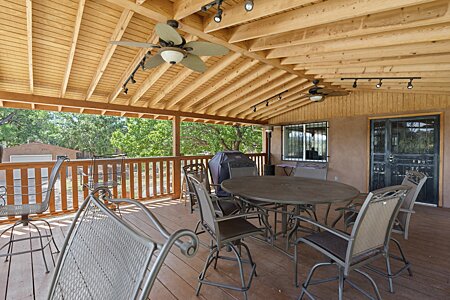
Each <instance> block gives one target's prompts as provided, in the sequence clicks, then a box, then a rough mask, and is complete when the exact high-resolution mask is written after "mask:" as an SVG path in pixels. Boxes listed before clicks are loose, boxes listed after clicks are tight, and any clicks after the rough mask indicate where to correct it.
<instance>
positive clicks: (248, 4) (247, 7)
mask: <svg viewBox="0 0 450 300" xmlns="http://www.w3.org/2000/svg"><path fill="white" fill-rule="evenodd" d="M244 9H245V11H252V10H253V0H246V1H245V3H244Z"/></svg>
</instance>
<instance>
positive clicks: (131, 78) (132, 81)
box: [130, 75, 136, 84]
mask: <svg viewBox="0 0 450 300" xmlns="http://www.w3.org/2000/svg"><path fill="white" fill-rule="evenodd" d="M130 81H131V83H132V84H135V83H136V80H135V79H134V76H133V75H131V77H130Z"/></svg>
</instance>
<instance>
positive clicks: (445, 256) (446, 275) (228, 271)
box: [0, 200, 450, 300]
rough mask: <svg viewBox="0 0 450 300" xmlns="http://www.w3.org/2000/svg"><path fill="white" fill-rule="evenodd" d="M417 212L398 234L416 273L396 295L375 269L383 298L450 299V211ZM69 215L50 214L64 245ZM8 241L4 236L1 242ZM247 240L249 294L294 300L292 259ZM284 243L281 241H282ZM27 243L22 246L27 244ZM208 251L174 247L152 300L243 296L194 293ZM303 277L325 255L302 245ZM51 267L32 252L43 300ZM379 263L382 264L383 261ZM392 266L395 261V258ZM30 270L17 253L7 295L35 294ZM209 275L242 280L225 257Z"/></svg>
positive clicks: (155, 207)
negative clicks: (251, 270) (405, 236)
mask: <svg viewBox="0 0 450 300" xmlns="http://www.w3.org/2000/svg"><path fill="white" fill-rule="evenodd" d="M148 206H149V207H150V208H151V210H152V212H154V213H155V214H156V215H157V217H158V218H159V220H160V221H161V222H162V224H163V225H164V226H166V228H167V229H168V230H169V231H171V232H172V231H175V230H177V229H180V228H194V227H195V225H196V222H197V216H196V214H195V213H194V214H190V213H189V212H188V210H189V209H188V207H187V206H184V205H183V204H181V203H179V202H178V201H174V200H172V201H166V202H159V203H153V202H150V203H149V204H148ZM416 211H417V213H416V214H415V215H414V216H413V218H412V221H411V232H410V238H409V240H407V241H404V240H402V239H401V238H400V241H401V244H402V245H403V248H404V250H405V251H406V254H407V256H408V258H409V260H410V261H411V263H412V265H413V272H414V276H412V277H410V276H408V275H407V274H406V273H405V274H403V275H402V276H400V277H399V278H397V279H395V281H394V284H395V286H394V287H395V290H396V292H395V294H390V293H389V292H388V291H387V289H388V286H387V280H385V279H384V278H382V277H380V276H377V275H375V274H373V278H374V279H375V281H376V282H377V284H378V286H379V288H380V291H381V293H382V297H383V299H449V298H450V255H449V249H450V234H449V232H448V228H449V225H450V210H449V209H441V208H439V209H438V208H431V207H422V206H416ZM123 216H124V218H125V219H126V220H128V221H129V222H131V223H133V224H135V225H136V227H138V228H139V230H141V231H142V232H144V233H146V234H149V235H151V236H152V235H155V234H156V231H155V229H154V228H152V227H151V225H150V223H149V222H148V221H146V220H145V217H144V216H143V215H142V214H140V213H139V211H136V210H127V209H125V210H124V214H123ZM70 217H71V216H67V217H66V218H62V219H52V220H51V224H52V227H53V230H54V234H55V237H56V240H57V243H58V245H62V243H63V240H64V236H65V232H66V231H67V230H68V229H69V226H70ZM19 231H20V232H22V233H24V234H28V231H27V230H24V229H23V228H20V229H19ZM201 240H202V241H203V242H205V243H207V242H208V237H207V235H205V234H204V235H201ZM4 241H6V238H1V239H0V243H3V242H4ZM246 242H247V244H248V245H249V247H250V250H251V251H252V255H253V259H254V261H255V262H256V264H257V272H258V277H255V278H254V280H253V282H252V287H251V289H250V291H249V298H250V299H296V297H297V296H298V294H299V292H300V289H299V288H295V287H294V285H293V266H292V261H291V260H290V259H289V258H288V257H287V256H285V255H284V254H282V253H281V252H279V251H278V250H276V249H274V248H272V247H271V246H269V245H268V244H265V243H263V242H261V241H258V240H254V239H248V240H247V241H246ZM280 242H281V241H280ZM26 246H27V245H21V247H26ZM224 254H226V252H224ZM207 255H208V250H207V249H206V248H205V247H201V248H200V249H199V251H198V254H197V255H196V256H195V257H194V258H186V257H184V256H183V255H182V254H181V253H180V251H178V249H176V248H174V249H172V251H171V254H170V255H169V256H168V257H167V260H166V262H165V264H164V266H163V268H162V269H161V272H160V274H159V276H158V280H157V282H156V284H155V286H154V287H153V289H152V291H151V294H150V298H151V299H202V300H206V299H224V300H225V299H242V294H241V293H239V292H236V291H231V290H227V289H222V288H216V287H210V286H206V285H204V286H203V287H202V290H201V294H200V296H199V297H196V296H195V288H196V286H197V277H198V274H199V273H200V271H201V269H202V267H203V264H204V261H205V259H206V256H207ZM299 257H300V263H299V271H300V272H299V278H300V280H304V279H305V276H306V272H307V271H308V270H309V268H310V267H311V266H312V265H313V264H314V263H315V262H316V261H320V260H323V257H321V256H320V255H319V254H318V253H316V252H314V251H312V250H311V249H309V248H308V247H306V246H303V247H300V250H299ZM47 258H48V261H49V265H50V270H51V272H50V273H49V274H45V273H44V265H43V262H42V257H41V256H40V255H39V254H35V255H34V266H35V276H36V289H37V299H45V297H46V294H47V290H48V287H49V284H50V280H51V276H52V272H53V266H52V264H51V261H50V257H49V256H47ZM376 265H379V266H382V265H383V262H382V261H379V262H377V263H376ZM394 265H397V264H395V263H394ZM30 272H31V269H30V255H29V254H27V255H22V256H16V257H14V258H13V264H12V268H11V282H10V287H9V294H8V299H32V297H31V293H32V289H31V274H30ZM334 272H335V267H330V268H327V269H324V270H323V271H322V272H318V276H329V275H331V274H334ZM6 274H7V263H5V262H3V261H0V291H1V296H0V297H3V291H4V289H5V284H6V281H5V280H6ZM209 274H210V277H209V278H210V279H212V280H220V281H225V282H228V283H234V284H236V283H238V281H239V276H238V273H237V269H236V267H235V265H234V264H233V263H229V262H222V261H220V262H219V264H218V268H217V270H215V271H214V270H213V269H211V272H210V273H209ZM351 278H352V279H353V280H354V281H355V282H357V283H360V284H361V285H362V286H363V287H365V288H368V283H367V282H365V281H364V279H361V278H358V277H357V276H351ZM311 291H312V292H313V293H314V294H315V295H316V296H317V298H318V299H333V298H337V294H336V292H337V283H335V282H333V283H328V284H324V285H321V286H320V287H313V288H312V289H311ZM345 298H346V299H360V298H361V295H360V294H359V293H358V292H357V291H355V290H354V289H352V288H351V287H347V286H346V288H345Z"/></svg>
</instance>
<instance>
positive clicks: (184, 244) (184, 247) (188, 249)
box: [107, 198, 199, 257]
mask: <svg viewBox="0 0 450 300" xmlns="http://www.w3.org/2000/svg"><path fill="white" fill-rule="evenodd" d="M107 201H109V202H111V203H114V204H119V203H127V204H131V205H134V206H137V207H139V208H140V209H141V210H142V212H143V213H144V214H145V215H146V216H147V217H148V218H149V219H150V221H151V222H152V223H153V225H154V226H155V227H156V229H157V230H158V231H159V233H160V234H161V235H162V236H163V237H164V238H166V239H167V240H171V239H174V238H175V240H174V241H173V243H174V244H175V245H176V246H177V247H178V248H179V249H180V251H181V253H182V254H183V255H185V256H188V257H192V256H194V255H195V254H196V253H197V249H198V245H199V241H198V237H197V235H195V233H194V232H192V231H191V230H187V229H182V230H178V231H176V232H175V233H173V234H172V235H171V234H170V233H169V232H168V231H167V229H166V228H165V227H164V226H163V225H162V224H161V223H160V222H159V220H158V219H157V218H156V217H155V215H154V214H153V213H152V212H151V211H150V210H149V209H148V208H147V207H146V206H145V205H144V204H142V203H141V202H139V201H136V200H133V199H129V198H117V199H107ZM185 236H188V237H190V239H189V240H188V241H182V240H181V239H180V238H181V237H185Z"/></svg>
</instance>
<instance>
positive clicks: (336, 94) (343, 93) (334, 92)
mask: <svg viewBox="0 0 450 300" xmlns="http://www.w3.org/2000/svg"><path fill="white" fill-rule="evenodd" d="M348 94H349V92H347V91H333V92H331V93H328V94H327V97H330V96H331V97H333V96H347V95H348Z"/></svg>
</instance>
